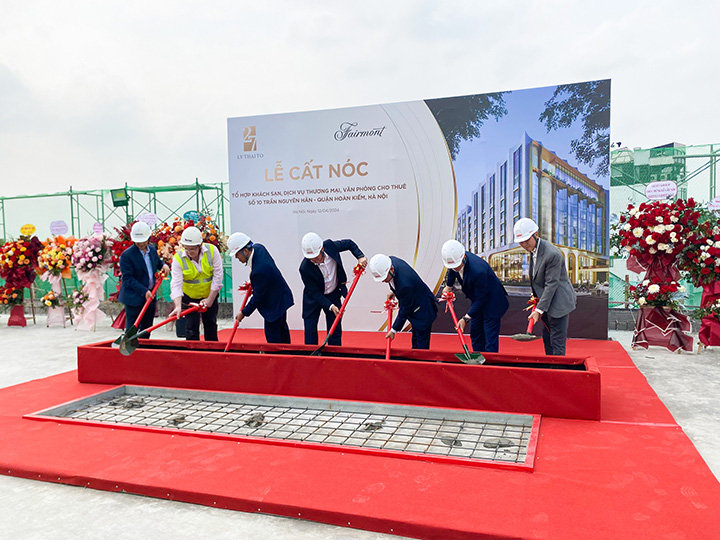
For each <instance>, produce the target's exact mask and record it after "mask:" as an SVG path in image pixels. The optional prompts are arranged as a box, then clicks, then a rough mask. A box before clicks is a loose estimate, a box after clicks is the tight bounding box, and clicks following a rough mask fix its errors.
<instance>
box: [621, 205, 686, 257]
mask: <svg viewBox="0 0 720 540" xmlns="http://www.w3.org/2000/svg"><path fill="white" fill-rule="evenodd" d="M699 218H700V212H698V211H697V210H696V208H695V201H694V200H693V199H692V198H690V199H688V200H687V202H686V201H684V200H682V199H678V200H677V201H675V202H661V201H651V202H645V203H641V204H640V206H637V207H635V206H633V205H632V204H631V205H628V207H627V215H625V214H622V215H621V216H620V226H619V227H618V229H617V232H618V235H619V236H620V246H621V247H622V248H624V250H625V252H626V253H627V254H629V255H634V256H635V257H638V258H641V257H647V256H648V255H650V256H654V255H661V256H665V257H668V258H672V259H674V258H675V257H677V256H678V255H679V254H680V253H681V252H682V251H683V249H684V248H685V246H686V244H687V239H688V236H689V234H690V231H691V230H692V229H693V228H695V227H697V224H698V220H699Z"/></svg>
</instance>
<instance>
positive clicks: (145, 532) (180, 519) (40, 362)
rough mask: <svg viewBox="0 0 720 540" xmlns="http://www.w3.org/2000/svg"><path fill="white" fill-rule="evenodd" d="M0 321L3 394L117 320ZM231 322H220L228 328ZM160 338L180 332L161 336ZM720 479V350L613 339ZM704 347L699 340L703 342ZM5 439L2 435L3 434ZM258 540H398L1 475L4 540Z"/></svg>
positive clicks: (66, 358) (67, 358) (66, 365)
mask: <svg viewBox="0 0 720 540" xmlns="http://www.w3.org/2000/svg"><path fill="white" fill-rule="evenodd" d="M7 319H8V315H7V314H4V315H0V343H1V344H2V351H3V354H2V355H1V356H0V388H4V387H7V386H11V385H14V384H19V383H22V382H26V381H29V380H32V379H38V378H43V377H47V376H49V375H53V374H56V373H62V372H65V371H69V370H72V369H75V368H76V347H77V346H78V345H81V344H85V343H93V342H97V341H103V340H106V339H112V338H115V337H117V336H118V335H119V331H118V330H116V329H114V328H110V324H109V321H106V322H105V323H103V324H101V325H99V327H98V328H97V329H96V331H95V332H80V331H75V329H74V328H73V327H71V326H70V325H69V324H68V326H67V327H66V328H60V327H53V328H47V327H46V326H45V316H44V315H40V316H38V317H37V324H33V323H32V320H30V321H29V325H28V326H27V327H26V328H15V327H8V326H7ZM231 325H232V321H231V320H221V321H220V327H221V328H228V327H230V326H231ZM154 335H155V336H156V337H158V338H160V337H161V338H163V339H172V338H173V337H174V333H172V332H169V331H165V330H164V329H160V330H158V331H156V333H155V334H154ZM610 337H611V338H612V339H615V340H617V341H619V342H620V343H621V344H622V345H623V346H624V348H625V350H626V351H628V352H629V354H630V356H631V358H632V359H633V361H634V362H635V364H636V365H637V366H638V368H639V369H640V370H641V371H642V372H643V374H644V375H645V377H646V378H647V380H648V381H649V383H650V385H651V386H652V387H653V388H654V389H655V391H656V392H657V394H658V395H659V397H660V399H662V401H663V402H664V403H665V405H666V406H667V407H668V408H669V409H670V412H671V413H672V414H673V416H674V417H675V419H676V421H677V422H678V424H680V426H682V428H683V430H684V431H685V432H686V433H687V435H688V436H689V437H690V439H691V440H692V441H693V443H694V444H695V446H696V447H697V449H698V451H699V452H700V454H701V455H702V456H703V458H704V459H705V461H706V462H707V464H708V465H709V467H710V468H711V470H712V471H713V473H714V474H715V476H716V478H720V416H718V413H717V411H720V349H718V348H711V349H709V350H704V351H703V352H702V354H700V355H697V354H690V353H683V354H673V353H670V352H669V351H667V350H665V349H661V348H657V347H653V348H651V349H650V350H647V351H646V350H644V349H639V350H637V351H633V350H632V349H631V348H630V342H631V339H632V332H623V331H611V332H610ZM695 338H696V342H697V336H695ZM0 436H1V435H0ZM146 537H152V538H157V539H161V540H162V539H168V540H169V539H173V540H182V539H193V540H195V539H198V538H213V539H218V540H222V539H231V538H232V539H238V538H242V539H245V538H247V539H253V540H256V539H257V540H265V539H267V540H271V539H272V540H284V539H287V540H290V539H292V540H304V539H313V540H317V539H323V540H370V539H373V540H380V539H386V540H390V539H397V538H399V537H397V536H391V535H384V534H377V533H370V532H365V531H358V530H354V529H344V528H340V527H334V526H330V525H323V524H318V523H314V522H309V521H302V520H295V519H289V518H282V517H275V516H269V515H262V514H245V513H242V512H233V511H229V510H218V509H213V508H208V507H204V506H198V505H193V504H187V503H179V502H173V501H166V500H161V499H153V498H147V497H141V496H136V495H128V494H120V493H109V492H104V491H96V490H92V489H85V488H81V487H75V486H65V485H60V484H50V483H46V482H35V481H32V480H25V479H19V478H13V477H8V476H3V475H0V538H2V539H5V538H7V539H13V540H15V539H17V540H25V539H43V540H44V539H53V540H56V539H57V540H70V539H73V540H78V539H79V540H83V539H88V540H89V539H92V540H96V539H106V538H107V539H113V540H123V539H130V538H132V539H135V538H146Z"/></svg>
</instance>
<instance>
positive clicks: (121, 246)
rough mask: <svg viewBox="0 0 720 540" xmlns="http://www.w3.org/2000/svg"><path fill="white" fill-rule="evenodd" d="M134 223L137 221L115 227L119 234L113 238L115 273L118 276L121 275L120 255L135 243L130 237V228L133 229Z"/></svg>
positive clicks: (112, 248)
mask: <svg viewBox="0 0 720 540" xmlns="http://www.w3.org/2000/svg"><path fill="white" fill-rule="evenodd" d="M134 224H135V222H134V221H133V222H132V223H128V224H127V225H123V226H122V227H115V232H116V233H117V236H116V237H115V238H114V239H113V243H112V246H111V250H112V265H113V274H114V275H116V276H119V275H120V255H122V254H123V252H124V251H125V250H126V249H127V248H129V247H130V246H132V245H133V241H132V240H131V239H130V229H132V226H133V225H134Z"/></svg>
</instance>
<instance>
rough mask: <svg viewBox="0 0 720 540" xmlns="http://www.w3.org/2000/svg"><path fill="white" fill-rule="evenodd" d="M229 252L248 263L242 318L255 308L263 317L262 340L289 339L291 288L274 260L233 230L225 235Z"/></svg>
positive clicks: (263, 249)
mask: <svg viewBox="0 0 720 540" xmlns="http://www.w3.org/2000/svg"><path fill="white" fill-rule="evenodd" d="M228 250H229V251H230V256H231V257H235V258H236V259H237V260H238V261H240V262H241V263H243V264H245V265H248V266H250V284H251V285H252V296H251V297H250V300H249V301H248V303H247V304H246V305H245V307H244V308H243V309H242V310H241V311H240V312H238V314H237V320H238V322H240V321H242V320H243V319H244V318H245V317H249V316H250V315H252V313H253V312H254V311H255V310H256V309H257V310H258V311H259V312H260V315H262V317H263V319H265V323H264V329H265V340H266V341H267V342H268V343H290V328H289V327H288V323H287V310H288V309H289V308H290V306H292V305H293V304H294V303H295V302H294V300H293V295H292V291H291V290H290V287H289V286H288V284H287V282H286V281H285V278H284V277H283V275H282V274H281V273H280V270H279V269H278V267H277V265H276V264H275V261H274V260H273V258H272V256H271V255H270V253H268V250H267V249H265V246H263V245H262V244H254V243H253V242H252V240H251V239H250V237H249V236H247V235H246V234H243V233H233V234H232V235H230V238H228Z"/></svg>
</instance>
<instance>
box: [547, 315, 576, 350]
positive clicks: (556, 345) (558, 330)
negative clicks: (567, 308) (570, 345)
mask: <svg viewBox="0 0 720 540" xmlns="http://www.w3.org/2000/svg"><path fill="white" fill-rule="evenodd" d="M541 318H542V321H543V323H545V324H543V335H542V338H543V344H544V345H545V354H547V355H548V356H565V342H566V341H567V330H568V321H569V320H570V315H565V316H564V317H558V318H555V317H551V316H550V315H548V314H547V313H543V314H542V316H541Z"/></svg>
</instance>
